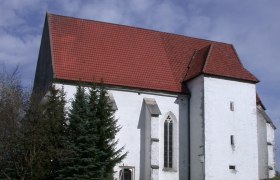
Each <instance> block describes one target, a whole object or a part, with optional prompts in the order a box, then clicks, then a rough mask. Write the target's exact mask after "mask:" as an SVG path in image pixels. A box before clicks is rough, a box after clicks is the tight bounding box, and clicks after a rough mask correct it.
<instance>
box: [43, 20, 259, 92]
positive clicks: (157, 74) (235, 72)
mask: <svg viewBox="0 0 280 180" xmlns="http://www.w3.org/2000/svg"><path fill="white" fill-rule="evenodd" d="M48 23H49V28H50V37H51V47H52V57H53V63H54V64H53V66H54V74H55V78H56V79H60V80H71V81H78V80H80V81H85V82H91V81H95V82H100V80H101V79H103V81H104V83H105V84H107V85H116V86H126V87H132V88H141V89H149V90H161V91H169V92H186V89H185V87H184V86H183V83H182V82H183V81H184V80H189V79H190V77H193V76H196V75H199V74H201V73H206V74H213V75H218V76H225V77H231V78H236V79H241V80H247V81H252V82H257V79H256V78H255V77H254V76H253V75H252V74H251V73H249V72H248V71H247V70H246V69H245V68H244V67H243V66H242V64H241V63H240V61H239V59H238V57H237V55H236V54H235V51H234V49H233V48H232V46H231V45H229V44H224V43H218V42H212V41H208V40H202V39H196V38H190V37H186V36H182V35H175V34H170V33H164V32H158V31H152V30H146V29H141V28H135V27H129V26H122V25H117V24H110V23H103V22H98V21H91V20H83V19H77V18H72V17H65V16H59V15H53V14H48ZM211 44H212V45H213V44H214V45H213V46H214V47H213V51H212V52H211V54H208V53H210V52H209V50H208V49H209V46H210V45H211ZM194 52H197V54H196V56H195V57H194V58H193V56H194ZM207 55H208V56H209V59H207V62H206V58H205V57H206V56H207ZM205 62H206V63H205ZM202 65H203V66H202ZM188 66H189V67H190V69H188ZM202 67H203V68H202ZM202 70H203V71H202Z"/></svg>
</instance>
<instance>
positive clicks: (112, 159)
mask: <svg viewBox="0 0 280 180" xmlns="http://www.w3.org/2000/svg"><path fill="white" fill-rule="evenodd" d="M96 111H97V112H96V116H97V118H96V119H98V122H97V129H98V133H97V134H98V135H99V140H98V142H97V146H98V148H99V149H100V151H101V152H102V153H103V154H102V155H101V157H100V162H102V172H103V176H104V177H107V178H108V176H111V175H112V173H113V167H114V166H115V165H116V164H117V163H119V162H121V161H122V160H123V159H124V158H125V157H126V155H127V153H124V154H122V151H123V149H124V147H122V148H120V149H116V145H117V143H118V141H116V140H115V135H116V134H117V133H118V132H119V130H120V127H119V126H118V125H117V119H115V116H114V113H115V111H114V110H113V109H112V106H111V104H110V101H109V99H108V96H107V91H106V89H105V87H104V85H103V84H101V87H100V90H99V98H98V103H97V110H96Z"/></svg>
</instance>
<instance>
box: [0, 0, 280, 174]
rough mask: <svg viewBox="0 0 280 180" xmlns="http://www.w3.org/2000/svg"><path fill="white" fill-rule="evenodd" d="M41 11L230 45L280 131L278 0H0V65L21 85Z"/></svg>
mask: <svg viewBox="0 0 280 180" xmlns="http://www.w3.org/2000/svg"><path fill="white" fill-rule="evenodd" d="M46 11H49V12H50V13H56V14H62V15H67V16H74V17H80V18H87V19H94V20H99V21H105V22H112V23H118V24H125V25H131V26H137V27H143V28H148V29H154V30H159V31H166V32H171V33H176V34H182V35H186V36H193V37H198V38H204V39H210V40H214V41H222V42H226V43H231V44H233V45H234V46H235V48H236V49H237V52H238V54H239V57H240V59H241V60H242V62H243V64H244V66H245V67H246V68H247V69H248V70H250V71H251V72H252V73H253V74H254V75H256V76H257V77H258V79H259V80H260V81H261V82H260V83H258V85H257V90H258V93H259V94H260V96H261V99H262V101H263V103H264V104H265V106H266V107H267V112H268V114H269V115H270V117H271V118H272V119H273V121H274V123H275V125H276V126H277V127H279V129H280V121H279V120H280V99H279V96H280V20H279V19H280V1H279V0H246V1H244V0H169V1H168V0H102V1H101V0H100V1H96V0H80V1H79V0H59V1H57V0H44V1H40V0H0V66H5V67H6V69H7V70H12V69H13V68H15V66H17V65H19V66H20V72H21V78H22V81H23V83H24V86H26V87H27V88H29V87H30V86H32V83H33V79H34V74H35V68H36V62H37V58H38V52H39V47H40V40H41V35H42V30H43V23H44V18H45V14H46ZM279 135H280V131H278V130H277V131H276V136H277V137H280V136H279ZM277 161H278V163H280V138H278V139H277ZM278 169H280V168H278Z"/></svg>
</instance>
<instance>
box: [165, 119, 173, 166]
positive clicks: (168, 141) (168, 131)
mask: <svg viewBox="0 0 280 180" xmlns="http://www.w3.org/2000/svg"><path fill="white" fill-rule="evenodd" d="M172 162H173V122H172V119H171V118H170V116H167V118H166V120H165V121H164V167H165V168H172V167H173V163H172Z"/></svg>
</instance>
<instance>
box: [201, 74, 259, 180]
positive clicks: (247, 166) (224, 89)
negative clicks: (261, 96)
mask: <svg viewBox="0 0 280 180" xmlns="http://www.w3.org/2000/svg"><path fill="white" fill-rule="evenodd" d="M204 101H205V112H204V113H205V114H204V116H205V179H206V180H225V179H227V180H231V179H232V180H244V179H250V180H257V179H259V177H258V143H257V117H256V90H255V84H249V83H244V82H238V81H231V80H224V79H218V78H211V77H205V78H204ZM231 101H232V102H234V111H231V110H230V102H231ZM230 135H234V139H235V146H234V147H232V146H231V144H230ZM229 165H235V166H236V170H235V171H234V170H230V169H229Z"/></svg>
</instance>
